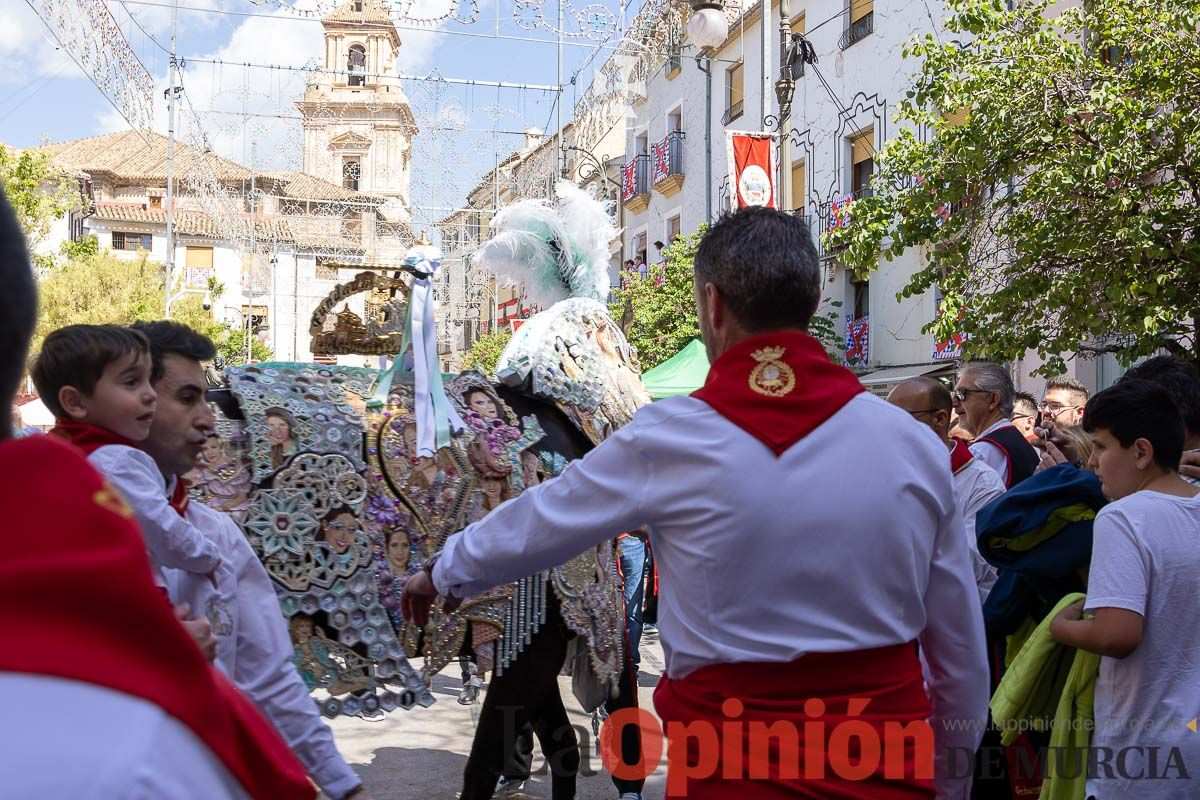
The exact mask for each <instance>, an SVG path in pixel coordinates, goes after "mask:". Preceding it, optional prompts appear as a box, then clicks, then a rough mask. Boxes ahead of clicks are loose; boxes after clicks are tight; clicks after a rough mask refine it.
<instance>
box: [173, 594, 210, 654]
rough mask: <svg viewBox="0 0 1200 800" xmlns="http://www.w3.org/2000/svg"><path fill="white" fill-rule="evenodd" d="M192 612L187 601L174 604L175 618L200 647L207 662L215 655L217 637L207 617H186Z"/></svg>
mask: <svg viewBox="0 0 1200 800" xmlns="http://www.w3.org/2000/svg"><path fill="white" fill-rule="evenodd" d="M191 612H192V608H191V606H189V605H188V604H187V603H184V604H182V605H178V606H175V619H177V620H179V624H180V625H182V626H183V629H184V630H185V631H187V632H188V634H189V635H190V636H191V637H192V641H193V642H195V643H196V646H197V647H199V648H200V652H201V653H203V654H204V658H205V660H206V661H208V662H209V663H212V661H213V660H214V659H215V658H216V657H217V637H216V636H214V635H213V632H212V625H211V624H210V623H209V621H208V617H193V618H191V619H188V614H190V613H191Z"/></svg>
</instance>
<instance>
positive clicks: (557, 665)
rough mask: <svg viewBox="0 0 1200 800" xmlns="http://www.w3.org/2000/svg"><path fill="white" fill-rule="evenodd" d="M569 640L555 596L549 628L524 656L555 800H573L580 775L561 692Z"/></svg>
mask: <svg viewBox="0 0 1200 800" xmlns="http://www.w3.org/2000/svg"><path fill="white" fill-rule="evenodd" d="M570 638H571V633H570V631H568V630H567V626H566V624H565V623H564V622H563V621H562V614H561V612H560V611H559V605H558V600H557V598H555V597H553V596H552V597H550V598H549V599H548V602H547V604H546V624H545V625H543V626H542V628H541V630H539V631H538V633H537V634H535V636H534V640H533V641H531V642H530V645H529V646H528V647H526V648H525V652H524V653H522V654H521V659H525V658H527V657H528V660H529V662H530V676H529V680H530V683H529V692H530V694H531V699H533V700H534V701H535V705H534V707H533V710H532V712H531V714H530V717H531V719H530V721H531V722H532V723H533V732H534V733H535V734H536V735H537V738H538V744H540V745H541V747H542V753H543V754H544V755H545V756H546V761H547V763H548V764H549V766H550V796H551V797H552V798H553V800H574V797H575V781H576V777H577V776H578V775H579V739H578V737H576V735H575V728H574V727H572V725H571V721H570V719H569V718H568V717H567V709H566V707H565V706H564V705H563V701H562V693H561V692H560V691H559V689H558V675H559V673H560V672H561V671H562V667H563V662H564V661H565V660H566V657H567V643H568V641H569V640H570ZM535 643H536V644H537V647H536V648H535V647H534V644H535ZM531 650H532V652H531Z"/></svg>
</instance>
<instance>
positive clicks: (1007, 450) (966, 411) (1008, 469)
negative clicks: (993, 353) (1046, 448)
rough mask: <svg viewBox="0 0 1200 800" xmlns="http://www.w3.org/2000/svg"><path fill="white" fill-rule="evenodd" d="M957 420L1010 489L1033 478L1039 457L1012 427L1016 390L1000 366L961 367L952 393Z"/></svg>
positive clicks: (973, 446)
mask: <svg viewBox="0 0 1200 800" xmlns="http://www.w3.org/2000/svg"><path fill="white" fill-rule="evenodd" d="M951 397H952V398H953V401H954V409H955V411H956V412H958V419H959V422H960V423H962V425H963V426H964V427H965V428H966V429H967V430H969V431H970V432H971V434H972V435H973V436H974V437H975V441H974V442H973V443H972V444H971V452H972V453H973V454H974V455H975V457H976V458H977V459H979V460H980V461H982V462H983V463H984V464H987V465H988V466H989V467H991V468H992V469H994V470H996V472H997V473H999V475H1000V477H1001V478H1002V479H1003V480H1004V486H1005V487H1006V488H1008V489H1011V488H1012V487H1014V486H1016V485H1017V484H1018V483H1020V482H1021V481H1023V480H1025V479H1026V478H1028V477H1029V476H1031V475H1033V473H1034V470H1036V469H1037V465H1038V462H1039V461H1040V458H1039V456H1038V453H1037V450H1035V449H1034V447H1033V445H1031V444H1030V443H1029V442H1027V441H1026V440H1025V437H1024V436H1022V435H1021V432H1020V431H1018V430H1017V429H1016V427H1015V426H1014V425H1013V424H1012V419H1011V418H1012V414H1013V405H1014V404H1015V403H1016V389H1015V388H1014V387H1013V382H1012V376H1010V375H1009V374H1008V370H1007V369H1005V368H1004V367H1002V366H1000V365H999V364H987V363H984V362H971V363H968V364H967V365H966V366H964V367H963V368H962V371H961V372H960V373H959V376H958V384H957V385H956V386H955V387H954V391H953V393H952V394H951Z"/></svg>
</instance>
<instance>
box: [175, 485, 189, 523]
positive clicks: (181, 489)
mask: <svg viewBox="0 0 1200 800" xmlns="http://www.w3.org/2000/svg"><path fill="white" fill-rule="evenodd" d="M189 485H190V484H188V482H187V481H186V480H184V479H183V478H182V477H177V478H176V479H175V490H174V491H173V492H171V508H173V509H175V512H176V513H177V514H179V516H181V517H183V518H184V519H187V510H188V503H190V502H191V501H192V498H191V496H190V495H188V487H189Z"/></svg>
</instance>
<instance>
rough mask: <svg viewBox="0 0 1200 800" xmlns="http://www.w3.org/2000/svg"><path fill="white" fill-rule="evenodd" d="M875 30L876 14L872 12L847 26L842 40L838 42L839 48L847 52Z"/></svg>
mask: <svg viewBox="0 0 1200 800" xmlns="http://www.w3.org/2000/svg"><path fill="white" fill-rule="evenodd" d="M874 30H875V12H874V11H872V12H870V13H869V14H866V15H865V16H862V17H860V18H858V19H856V20H854V21H853V22H851V23H850V24H849V25H847V26H846V30H845V31H843V32H842V38H841V39H839V40H838V47H839V48H840V49H842V50H845V49H847V48H848V47H851V46H852V45H855V44H857V43H858V42H861V41H862V40H863V39H865V38H867V37H868V36H870V35H871V33H872V32H873V31H874Z"/></svg>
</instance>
